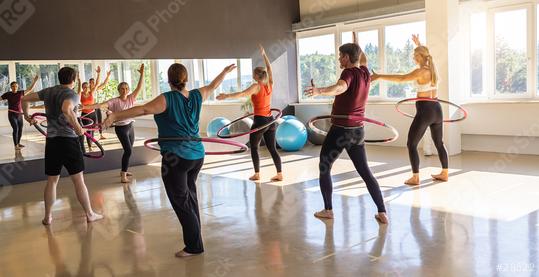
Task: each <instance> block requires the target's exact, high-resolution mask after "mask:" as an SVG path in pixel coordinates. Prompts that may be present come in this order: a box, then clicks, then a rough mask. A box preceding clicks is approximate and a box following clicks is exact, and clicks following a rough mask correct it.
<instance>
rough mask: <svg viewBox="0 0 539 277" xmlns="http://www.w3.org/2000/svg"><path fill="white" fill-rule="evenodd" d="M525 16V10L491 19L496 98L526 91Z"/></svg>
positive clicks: (503, 13) (496, 15)
mask: <svg viewBox="0 0 539 277" xmlns="http://www.w3.org/2000/svg"><path fill="white" fill-rule="evenodd" d="M526 16H527V11H526V10H525V9H521V10H514V11H507V12H499V13H496V14H495V15H494V29H495V32H494V34H495V38H496V49H495V50H496V93H497V94H506V95H511V94H522V93H525V92H526V91H527V74H528V67H527V48H526V43H527V28H526Z"/></svg>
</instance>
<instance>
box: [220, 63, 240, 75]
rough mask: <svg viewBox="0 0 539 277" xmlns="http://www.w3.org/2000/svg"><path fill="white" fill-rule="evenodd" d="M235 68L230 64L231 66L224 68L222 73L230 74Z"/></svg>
mask: <svg viewBox="0 0 539 277" xmlns="http://www.w3.org/2000/svg"><path fill="white" fill-rule="evenodd" d="M236 67H237V66H236V65H235V64H231V65H229V66H227V67H225V69H223V72H226V73H230V72H232V71H233V70H234V69H236Z"/></svg>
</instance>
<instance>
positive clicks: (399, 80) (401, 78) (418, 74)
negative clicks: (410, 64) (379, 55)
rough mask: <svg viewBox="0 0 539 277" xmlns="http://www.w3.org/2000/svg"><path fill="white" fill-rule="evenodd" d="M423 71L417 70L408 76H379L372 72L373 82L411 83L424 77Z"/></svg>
mask: <svg viewBox="0 0 539 277" xmlns="http://www.w3.org/2000/svg"><path fill="white" fill-rule="evenodd" d="M422 72H423V71H422V70H421V69H419V68H418V69H415V70H414V71H412V72H410V73H408V74H378V73H376V72H374V71H373V72H372V76H371V80H372V81H376V80H386V81H390V82H396V83H402V82H410V81H414V80H417V79H419V78H420V77H421V76H422Z"/></svg>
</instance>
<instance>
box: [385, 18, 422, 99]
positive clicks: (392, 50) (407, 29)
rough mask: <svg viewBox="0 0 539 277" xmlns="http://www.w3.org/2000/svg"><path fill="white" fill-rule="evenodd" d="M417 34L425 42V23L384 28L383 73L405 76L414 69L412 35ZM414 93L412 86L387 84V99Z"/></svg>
mask: <svg viewBox="0 0 539 277" xmlns="http://www.w3.org/2000/svg"><path fill="white" fill-rule="evenodd" d="M413 34H419V37H420V38H421V39H423V41H424V40H425V22H423V21H422V22H413V23H406V24H399V25H392V26H387V27H386V28H385V58H386V59H385V72H387V73H398V74H405V73H408V72H410V71H412V70H414V69H415V68H416V64H415V63H414V59H413V53H414V49H415V45H414V43H413V42H412V35H413ZM412 93H415V91H414V90H413V86H411V85H410V84H406V83H402V84H396V83H388V84H387V97H388V98H404V97H406V96H407V95H408V96H410V95H411V94H412Z"/></svg>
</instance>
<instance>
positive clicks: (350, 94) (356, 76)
mask: <svg viewBox="0 0 539 277" xmlns="http://www.w3.org/2000/svg"><path fill="white" fill-rule="evenodd" d="M339 79H340V80H343V81H345V82H346V84H348V89H347V90H346V91H345V92H344V93H342V94H339V95H337V96H335V101H334V102H333V109H332V110H331V114H332V115H353V116H364V115H365V105H366V103H367V97H368V96H369V88H370V86H371V76H370V74H369V69H368V68H367V67H366V66H360V67H359V68H358V67H353V68H347V69H345V70H343V72H342V73H341V77H340V78H339ZM331 123H333V124H335V125H338V126H344V127H359V126H363V122H357V121H353V120H348V119H335V118H334V119H332V120H331Z"/></svg>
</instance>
